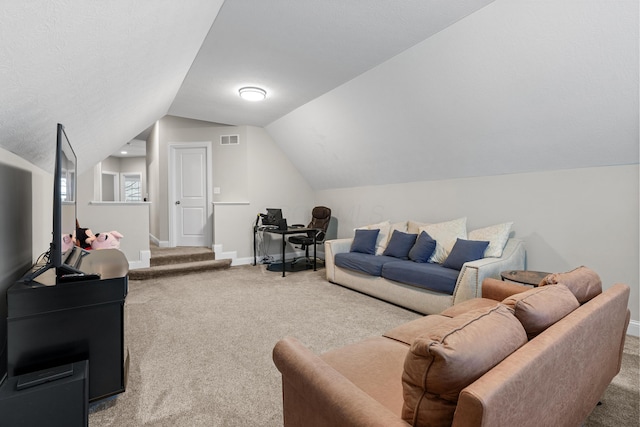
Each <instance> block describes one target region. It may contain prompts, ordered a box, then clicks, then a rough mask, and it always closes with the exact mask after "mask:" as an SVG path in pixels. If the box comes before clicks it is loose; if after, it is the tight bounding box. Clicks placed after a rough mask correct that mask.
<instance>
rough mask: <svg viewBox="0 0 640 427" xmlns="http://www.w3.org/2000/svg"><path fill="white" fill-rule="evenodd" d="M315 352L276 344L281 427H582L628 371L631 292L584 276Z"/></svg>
mask: <svg viewBox="0 0 640 427" xmlns="http://www.w3.org/2000/svg"><path fill="white" fill-rule="evenodd" d="M544 282H545V283H543V285H551V284H557V286H540V287H537V288H533V289H532V288H529V287H524V286H521V285H516V284H512V283H507V282H501V281H498V280H495V279H486V280H485V281H484V282H483V284H482V289H483V298H476V299H473V300H468V301H465V302H463V303H461V304H458V305H455V306H453V307H451V308H449V309H447V310H445V311H444V312H442V313H441V314H438V315H430V316H426V317H422V318H420V319H417V320H415V321H412V322H409V323H406V324H404V325H401V326H399V327H396V328H394V329H392V330H390V331H387V332H386V333H385V334H384V335H383V336H382V337H371V338H368V339H365V340H363V341H361V342H358V343H355V344H351V345H347V346H345V347H342V348H338V349H335V350H332V351H329V352H327V353H325V354H322V355H320V356H318V355H316V354H314V353H312V352H311V351H310V350H308V349H307V348H306V347H304V345H303V344H301V343H300V342H299V341H297V340H296V339H295V338H292V337H287V338H284V339H282V340H280V341H279V342H278V343H277V344H276V346H275V348H274V350H273V360H274V362H275V364H276V366H277V368H278V369H279V370H280V372H281V373H282V388H283V410H284V425H285V426H311V427H313V426H363V427H364V426H369V427H370V426H380V427H383V426H384V427H390V426H409V425H414V426H445V425H447V426H448V425H454V426H492V427H493V426H518V427H526V426H541V425H545V426H552V425H553V426H577V425H580V424H581V423H582V421H584V419H585V418H586V417H587V416H588V415H589V414H590V412H591V411H592V409H593V408H594V407H595V406H596V404H597V403H598V401H599V399H600V397H601V396H602V394H603V393H604V391H605V389H606V388H607V386H608V385H609V383H610V382H611V380H612V379H613V377H614V376H615V375H616V374H617V373H618V372H619V370H620V363H621V359H622V349H623V347H624V340H625V333H626V328H627V326H628V323H629V310H628V308H627V302H628V299H629V287H628V286H627V285H623V284H616V285H613V286H612V287H610V288H609V289H607V290H606V291H605V292H602V291H601V282H600V278H599V277H598V276H597V274H595V273H594V272H593V271H591V270H589V269H586V268H585V267H581V268H579V269H576V270H574V271H572V272H569V273H562V274H558V275H551V276H549V277H548V278H546V279H545V281H544Z"/></svg>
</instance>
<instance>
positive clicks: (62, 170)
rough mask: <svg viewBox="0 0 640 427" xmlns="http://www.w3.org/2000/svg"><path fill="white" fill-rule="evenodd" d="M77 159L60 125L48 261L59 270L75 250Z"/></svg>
mask: <svg viewBox="0 0 640 427" xmlns="http://www.w3.org/2000/svg"><path fill="white" fill-rule="evenodd" d="M76 164H77V158H76V154H75V152H74V151H73V148H72V147H71V144H70V143H69V138H67V134H66V132H65V130H64V126H63V125H61V124H59V123H58V132H57V141H56V164H55V172H54V180H53V237H52V241H51V250H50V253H49V262H50V263H51V264H52V266H53V267H55V268H56V270H59V269H60V268H62V267H66V265H65V262H66V260H67V259H68V257H69V255H70V254H71V252H72V251H73V250H75V234H76V176H77V165H76Z"/></svg>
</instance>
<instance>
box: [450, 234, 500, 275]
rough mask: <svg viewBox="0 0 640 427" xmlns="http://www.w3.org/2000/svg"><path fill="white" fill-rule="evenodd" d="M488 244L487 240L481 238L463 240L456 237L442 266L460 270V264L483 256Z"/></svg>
mask: <svg viewBox="0 0 640 427" xmlns="http://www.w3.org/2000/svg"><path fill="white" fill-rule="evenodd" d="M487 246H489V242H485V241H483V240H463V239H457V240H456V244H455V245H453V248H452V249H451V253H449V256H448V257H447V259H445V260H444V262H443V263H442V266H443V267H447V268H453V269H454V270H460V269H461V268H462V264H464V263H465V262H469V261H475V260H477V259H481V258H483V257H484V251H485V249H487Z"/></svg>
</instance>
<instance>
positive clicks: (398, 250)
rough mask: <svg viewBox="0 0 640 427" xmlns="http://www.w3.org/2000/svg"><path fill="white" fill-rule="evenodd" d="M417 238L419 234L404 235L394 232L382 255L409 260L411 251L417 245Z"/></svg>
mask: <svg viewBox="0 0 640 427" xmlns="http://www.w3.org/2000/svg"><path fill="white" fill-rule="evenodd" d="M416 237H418V235H417V234H409V233H403V232H402V231H399V230H394V231H393V234H392V235H391V239H389V243H388V244H387V247H386V248H385V250H384V252H383V253H382V255H386V256H392V257H396V258H400V259H409V251H410V250H411V248H412V247H413V245H414V244H415V243H416Z"/></svg>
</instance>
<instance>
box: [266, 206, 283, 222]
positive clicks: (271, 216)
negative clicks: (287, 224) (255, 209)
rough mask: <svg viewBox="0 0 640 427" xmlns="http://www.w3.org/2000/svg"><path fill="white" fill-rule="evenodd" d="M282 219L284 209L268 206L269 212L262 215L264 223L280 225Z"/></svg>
mask: <svg viewBox="0 0 640 427" xmlns="http://www.w3.org/2000/svg"><path fill="white" fill-rule="evenodd" d="M281 219H282V209H277V208H267V214H266V215H263V216H262V225H278V222H279V221H280V220H281Z"/></svg>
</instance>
